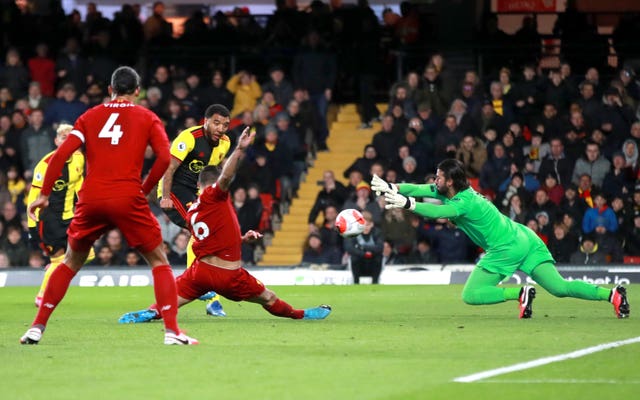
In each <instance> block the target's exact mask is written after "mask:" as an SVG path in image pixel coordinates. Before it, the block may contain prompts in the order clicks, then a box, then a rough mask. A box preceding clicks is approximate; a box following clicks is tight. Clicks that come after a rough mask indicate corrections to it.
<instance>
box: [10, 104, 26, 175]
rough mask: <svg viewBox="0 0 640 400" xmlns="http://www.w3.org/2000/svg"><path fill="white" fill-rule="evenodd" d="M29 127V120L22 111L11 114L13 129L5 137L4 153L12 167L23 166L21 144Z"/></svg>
mask: <svg viewBox="0 0 640 400" xmlns="http://www.w3.org/2000/svg"><path fill="white" fill-rule="evenodd" d="M28 126H29V125H28V124H27V118H26V116H25V115H24V114H23V113H22V111H20V110H14V111H13V112H12V113H11V127H10V128H9V131H8V132H7V133H6V134H5V136H4V153H5V156H6V157H7V159H8V161H9V162H10V164H11V165H16V166H22V155H21V154H20V151H21V147H20V143H21V141H22V134H23V133H24V131H25V130H26V129H27V127H28Z"/></svg>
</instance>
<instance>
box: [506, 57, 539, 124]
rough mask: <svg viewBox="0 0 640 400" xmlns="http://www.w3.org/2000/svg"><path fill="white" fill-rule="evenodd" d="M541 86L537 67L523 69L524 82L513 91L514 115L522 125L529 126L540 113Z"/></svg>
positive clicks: (528, 66)
mask: <svg viewBox="0 0 640 400" xmlns="http://www.w3.org/2000/svg"><path fill="white" fill-rule="evenodd" d="M539 86H540V82H539V79H538V76H537V75H536V69H535V66H534V65H533V64H525V65H524V66H523V67H522V80H521V81H519V82H518V85H517V86H516V87H515V88H514V90H513V101H514V106H515V107H514V114H515V118H516V121H517V122H519V123H520V124H523V125H529V124H530V123H531V122H532V118H533V116H534V115H535V114H536V113H537V112H538V109H539V104H538V101H539V100H538V98H539Z"/></svg>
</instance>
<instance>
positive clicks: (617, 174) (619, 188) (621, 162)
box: [602, 152, 636, 198]
mask: <svg viewBox="0 0 640 400" xmlns="http://www.w3.org/2000/svg"><path fill="white" fill-rule="evenodd" d="M635 178H636V174H634V171H633V169H632V168H631V167H627V166H626V163H625V156H624V153H622V152H616V153H615V154H614V155H613V158H612V169H611V170H610V171H609V172H608V173H607V174H606V175H605V177H604V180H603V182H602V191H603V193H604V194H605V195H606V196H607V197H608V198H613V197H616V196H621V197H627V196H629V194H630V193H631V192H633V188H634V186H635Z"/></svg>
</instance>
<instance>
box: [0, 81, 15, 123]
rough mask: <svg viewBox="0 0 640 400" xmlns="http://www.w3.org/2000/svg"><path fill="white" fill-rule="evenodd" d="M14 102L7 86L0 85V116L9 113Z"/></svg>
mask: <svg viewBox="0 0 640 400" xmlns="http://www.w3.org/2000/svg"><path fill="white" fill-rule="evenodd" d="M14 103H15V102H14V99H13V96H12V95H11V91H10V90H9V88H7V87H2V86H0V116H5V115H11V113H12V112H13V109H14Z"/></svg>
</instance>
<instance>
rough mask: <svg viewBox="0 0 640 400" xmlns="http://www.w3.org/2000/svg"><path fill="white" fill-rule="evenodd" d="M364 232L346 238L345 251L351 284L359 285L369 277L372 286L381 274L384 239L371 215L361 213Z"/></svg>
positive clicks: (377, 281)
mask: <svg viewBox="0 0 640 400" xmlns="http://www.w3.org/2000/svg"><path fill="white" fill-rule="evenodd" d="M363 217H364V220H365V227H364V231H363V232H362V233H361V234H359V235H358V236H355V237H350V238H346V239H345V241H344V247H345V251H346V252H347V253H348V254H349V257H350V259H351V273H352V274H353V283H354V284H356V285H357V284H359V283H360V278H361V277H363V276H370V277H371V279H372V283H373V284H377V283H379V281H380V273H381V272H382V250H383V247H384V244H383V242H384V238H383V235H382V231H381V230H380V229H378V228H377V227H376V224H375V223H374V221H373V218H372V216H371V214H369V213H368V212H364V213H363Z"/></svg>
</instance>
